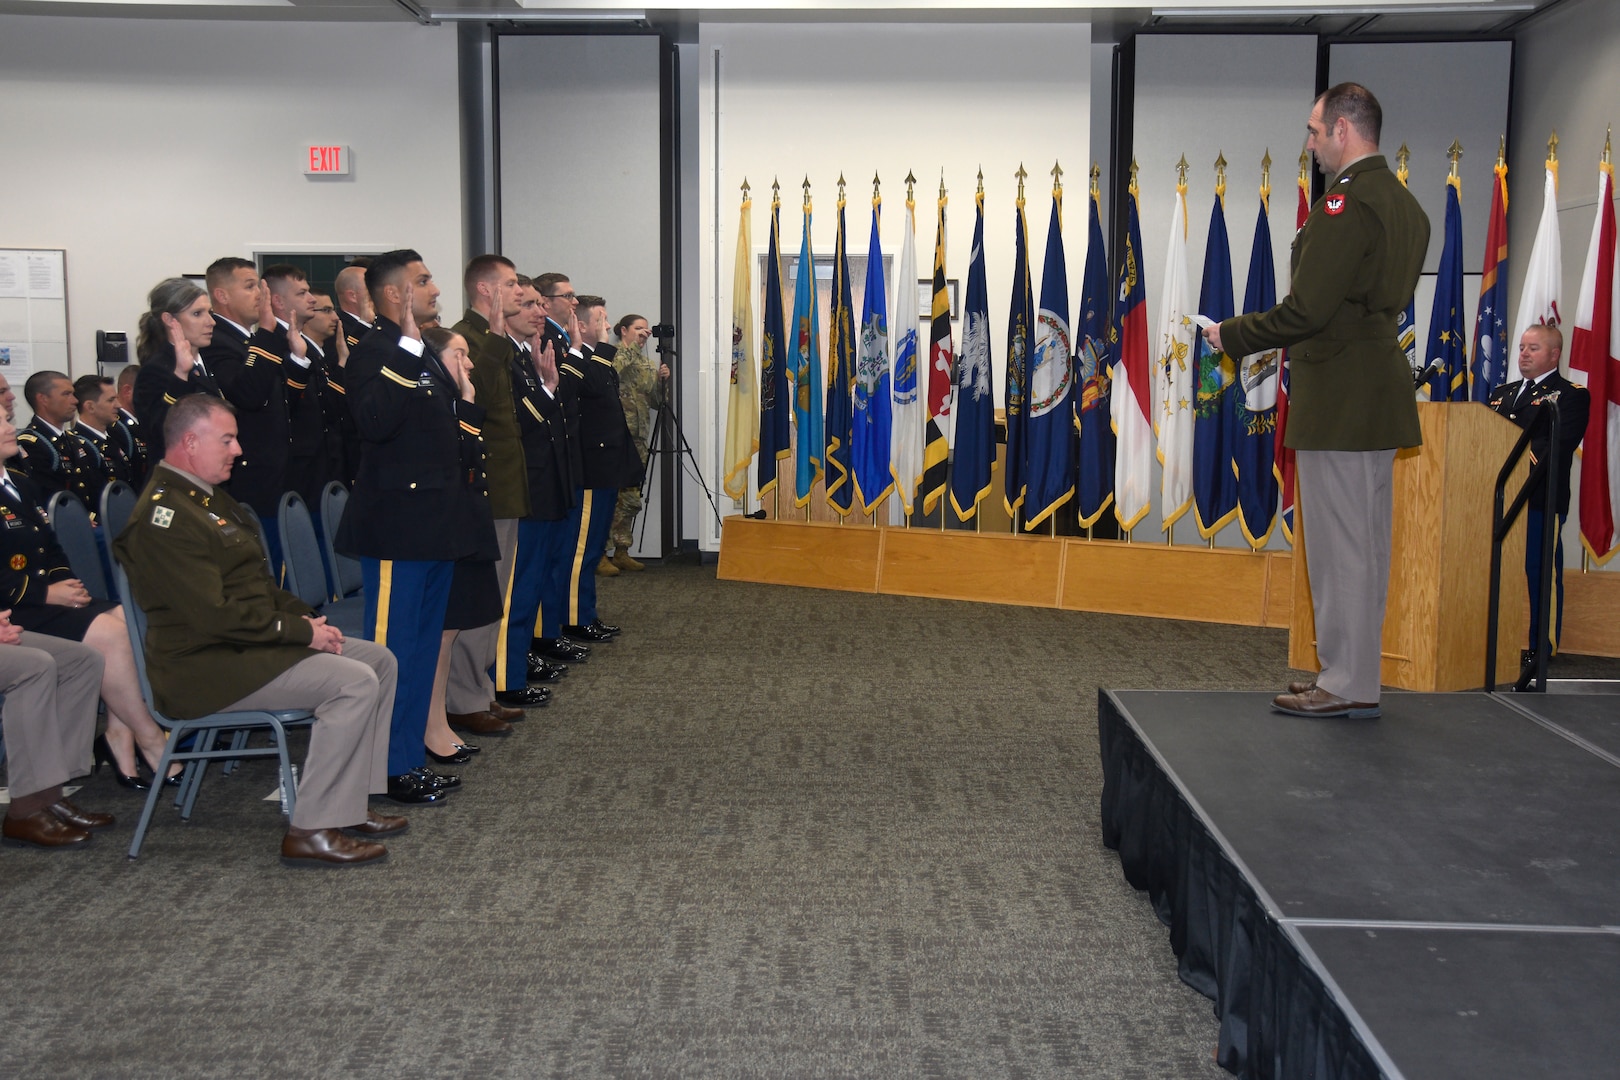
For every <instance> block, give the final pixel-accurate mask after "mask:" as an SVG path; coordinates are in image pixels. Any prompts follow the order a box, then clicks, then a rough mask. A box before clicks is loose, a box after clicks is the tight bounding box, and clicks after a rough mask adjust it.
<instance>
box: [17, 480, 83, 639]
mask: <svg viewBox="0 0 1620 1080" xmlns="http://www.w3.org/2000/svg"><path fill="white" fill-rule="evenodd" d="M7 476H8V477H9V478H10V480H11V482H12V483H13V484H14V485H16V488H17V491H18V493H19V494H20V495H21V496H22V498H21V499H16V498H13V497H12V495H11V493H10V492H8V491H7V490H6V489H5V486H4V485H0V555H3V558H0V610H5V609H8V608H10V609H15V608H25V607H43V606H44V604H45V603H46V600H45V594H46V592H47V590H49V589H50V587H51V586H52V585H53V584H55V583H56V582H58V581H67V580H69V579H70V578H74V577H77V576H78V575H77V574H75V573H74V572H73V568H72V567H71V566H69V565H68V557H67V553H66V552H64V551H63V550H62V545H60V544H58V543H57V542H56V534H55V533H54V532H52V531H51V525H50V521H49V519H48V518H47V517H46V516H45V510H44V503H43V502H41V501H40V499H41V496H42V495H43V491H42V489H41V488H40V487H39V485H37V484H35V483H34V482H33V481H32V480H30V479H29V478H28V477H27V476H22V475H19V474H17V473H16V472H11V471H9V470H8V472H7Z"/></svg>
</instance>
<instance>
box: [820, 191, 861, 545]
mask: <svg viewBox="0 0 1620 1080" xmlns="http://www.w3.org/2000/svg"><path fill="white" fill-rule="evenodd" d="M832 305H833V306H832V314H831V318H830V322H831V324H832V325H831V326H829V327H828V328H827V414H826V416H827V418H826V424H827V502H828V503H829V504H831V506H832V508H833V509H834V510H837V511H838V514H839V516H840V517H842V516H844V515H846V514H848V513H849V511H850V508H851V507H852V506H854V502H855V481H854V480H853V479H852V478H851V476H850V454H851V453H852V451H853V447H854V443H855V436H854V429H855V302H854V301H853V300H851V299H850V288H849V252H848V250H847V249H846V248H845V246H844V199H843V196H842V195H840V196H839V199H838V243H837V247H836V248H835V251H834V254H833V294H832Z"/></svg>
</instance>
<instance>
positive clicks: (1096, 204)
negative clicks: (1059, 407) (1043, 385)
mask: <svg viewBox="0 0 1620 1080" xmlns="http://www.w3.org/2000/svg"><path fill="white" fill-rule="evenodd" d="M1099 175H1100V170H1099V169H1098V168H1097V166H1096V165H1093V166H1092V167H1091V199H1090V202H1091V229H1090V233H1089V240H1088V242H1087V244H1086V276H1085V280H1084V282H1083V283H1082V285H1081V287H1080V288H1081V292H1080V323H1079V326H1078V327H1076V330H1075V353H1074V379H1075V384H1076V385H1077V386H1078V387H1079V393H1078V394H1077V396H1076V398H1075V402H1074V425H1075V427H1076V428H1077V429H1078V430H1079V432H1080V450H1079V455H1078V465H1077V476H1076V481H1075V498H1076V509H1077V511H1078V513H1079V520H1080V524H1081V526H1083V527H1084V528H1088V529H1089V528H1091V527H1092V526H1093V525H1095V524H1096V523H1097V521H1098V520H1099V519H1100V518H1101V517H1102V516H1103V513H1104V511H1106V510H1107V509H1108V507H1109V505H1110V504H1111V503H1112V502H1113V501H1114V429H1113V422H1112V418H1111V416H1110V413H1111V411H1112V410H1110V408H1109V400H1108V398H1109V393H1110V388H1111V383H1112V381H1113V380H1112V379H1111V377H1110V375H1109V370H1110V368H1111V367H1112V366H1113V347H1114V344H1115V341H1114V339H1115V330H1114V326H1113V320H1112V318H1111V317H1110V316H1111V315H1112V312H1111V311H1110V310H1109V295H1108V253H1107V252H1106V251H1105V250H1104V249H1103V231H1102V207H1101V203H1100V197H1101V186H1100V184H1099V182H1098V178H1099Z"/></svg>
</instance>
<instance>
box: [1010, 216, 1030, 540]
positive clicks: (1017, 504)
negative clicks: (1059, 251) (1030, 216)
mask: <svg viewBox="0 0 1620 1080" xmlns="http://www.w3.org/2000/svg"><path fill="white" fill-rule="evenodd" d="M1013 228H1014V232H1015V234H1016V238H1015V241H1014V242H1015V244H1016V245H1017V246H1016V247H1015V248H1014V252H1013V288H1012V302H1011V304H1009V305H1008V311H1007V397H1006V403H1007V410H1006V411H1007V474H1006V481H1007V482H1006V485H1005V492H1006V494H1005V496H1004V498H1003V501H1004V503H1005V505H1006V507H1007V514H1008V515H1009V516H1010V517H1011V518H1012V519H1013V521H1014V522H1015V523H1016V522H1017V520H1018V512H1019V510H1021V509H1022V508H1023V505H1024V495H1025V493H1026V492H1027V490H1028V483H1027V475H1026V470H1027V468H1028V462H1029V457H1028V453H1029V446H1028V431H1029V414H1028V402H1027V398H1026V396H1025V393H1026V391H1027V389H1028V387H1029V361H1030V349H1031V347H1032V345H1033V342H1032V341H1031V336H1032V335H1033V334H1034V332H1035V290H1034V288H1033V287H1032V286H1031V285H1030V280H1029V223H1028V222H1027V221H1025V220H1024V198H1023V196H1022V195H1020V196H1019V197H1018V211H1017V216H1016V219H1015V222H1014V226H1013ZM1015 527H1016V526H1015Z"/></svg>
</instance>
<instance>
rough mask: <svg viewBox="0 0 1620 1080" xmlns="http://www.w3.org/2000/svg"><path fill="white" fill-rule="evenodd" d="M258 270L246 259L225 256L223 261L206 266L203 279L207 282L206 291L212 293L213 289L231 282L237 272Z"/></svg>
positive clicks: (215, 261)
mask: <svg viewBox="0 0 1620 1080" xmlns="http://www.w3.org/2000/svg"><path fill="white" fill-rule="evenodd" d="M258 269H259V268H258V267H257V266H254V265H253V264H252V263H251V262H249V261H248V260H247V259H238V258H237V257H236V256H235V255H227V256H225V257H224V258H223V259H215V260H214V261H213V262H211V263H209V264H208V271H207V273H206V274H205V275H204V279H205V280H206V281H207V282H208V291H209V292H210V293H212V292H213V291H214V290H215V289H217V288H219V287H220V286H221V285H223V284H225V283H226V282H227V281H229V280H231V278H232V277H233V276H235V274H236V272H237V271H238V270H253V271H257V270H258Z"/></svg>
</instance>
